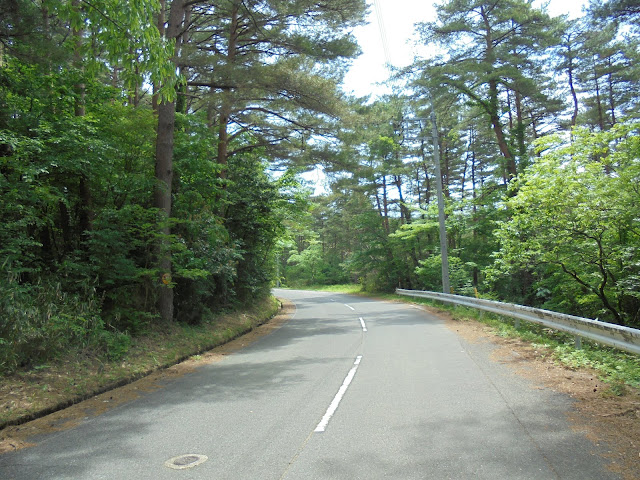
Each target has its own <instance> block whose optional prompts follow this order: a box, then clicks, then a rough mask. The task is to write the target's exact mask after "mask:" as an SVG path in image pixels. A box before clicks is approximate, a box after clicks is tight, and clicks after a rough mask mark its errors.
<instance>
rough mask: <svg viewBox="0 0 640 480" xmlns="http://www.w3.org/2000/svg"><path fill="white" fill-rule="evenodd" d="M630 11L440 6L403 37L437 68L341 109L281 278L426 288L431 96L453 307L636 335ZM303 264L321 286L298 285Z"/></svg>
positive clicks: (432, 254)
mask: <svg viewBox="0 0 640 480" xmlns="http://www.w3.org/2000/svg"><path fill="white" fill-rule="evenodd" d="M631 3H633V2H631ZM631 3H629V2H624V1H616V0H612V1H610V2H592V4H591V5H590V7H589V10H588V11H587V12H586V13H585V15H584V16H583V17H582V18H578V19H575V20H568V19H567V18H564V17H557V18H550V17H549V16H548V15H547V14H546V12H545V10H544V8H543V7H535V6H534V4H533V3H532V2H529V1H525V0H498V1H493V2H486V1H482V0H450V1H443V2H439V4H438V5H437V18H436V19H435V20H434V21H433V22H430V23H424V24H419V25H417V31H418V33H419V34H420V38H421V40H422V41H423V42H427V43H430V44H431V45H435V46H437V47H438V48H437V49H436V50H435V51H436V52H438V53H437V54H436V55H434V56H433V57H431V58H426V59H418V60H416V62H415V63H414V64H413V65H411V66H410V67H408V68H407V69H406V70H405V71H404V72H403V73H402V74H401V75H400V76H401V78H402V79H404V81H405V90H404V92H403V95H402V96H396V97H393V98H382V99H378V100H377V101H376V102H373V103H366V102H357V101H356V102H355V104H356V106H355V107H354V115H355V116H356V117H357V118H359V121H360V122H362V123H363V124H364V125H359V124H358V121H353V123H352V124H350V125H345V126H344V127H343V130H342V132H341V140H342V149H341V151H340V152H336V153H335V156H334V158H333V159H331V161H330V162H328V163H329V164H328V165H326V166H325V170H326V171H328V172H329V173H330V175H331V178H332V190H331V193H330V194H328V195H327V196H325V197H318V198H315V199H314V202H315V203H317V204H318V208H317V209H316V210H315V211H314V214H315V215H314V218H313V220H314V222H313V224H312V227H311V228H307V232H308V238H310V239H311V238H313V241H309V243H308V245H300V244H299V245H298V246H297V249H296V251H295V252H294V255H293V256H292V257H291V258H290V259H289V265H288V266H287V265H286V264H283V268H285V272H286V278H287V280H288V281H289V282H290V283H295V282H296V281H299V282H309V281H316V282H317V281H322V282H325V283H331V282H333V281H342V280H343V279H344V278H345V276H347V277H351V278H352V279H353V278H359V279H360V281H361V282H362V283H363V284H364V285H365V286H367V287H368V288H384V289H392V288H394V287H396V286H402V287H409V288H420V289H423V288H424V289H429V290H436V291H437V290H440V289H441V283H440V282H441V280H440V278H441V277H440V262H441V260H440V251H439V244H438V226H437V210H436V209H435V195H434V192H435V188H434V187H435V182H434V175H435V173H434V172H435V170H434V168H433V152H432V146H431V142H430V137H429V135H428V133H427V132H428V125H427V124H426V123H425V120H426V119H427V118H428V116H429V113H430V101H429V98H430V97H432V98H434V100H435V108H436V113H437V118H438V142H439V147H440V152H441V158H440V162H441V171H442V182H443V185H444V190H445V198H446V203H447V209H446V211H447V234H448V247H449V256H450V276H451V286H452V289H453V291H454V292H456V293H461V294H468V295H473V294H475V292H474V289H477V290H478V291H479V293H480V294H481V295H486V296H490V297H497V298H500V299H503V300H507V301H512V302H516V303H525V304H529V305H534V306H542V307H546V308H550V309H554V310H558V311H564V312H568V313H573V314H577V315H583V316H588V317H592V318H599V319H602V320H606V321H612V322H615V323H622V324H626V325H635V326H638V325H640V303H638V297H639V293H638V292H639V291H640V290H639V285H638V254H639V253H640V239H639V238H638V232H639V230H638V228H639V225H638V218H639V213H638V210H637V205H638V203H639V202H638V198H640V197H639V196H638V193H639V190H638V185H640V177H639V176H638V165H639V163H638V162H639V160H638V159H639V158H640V152H639V151H638V138H639V137H638V129H637V118H638V106H637V98H638V90H639V86H640V75H639V74H638V71H637V61H636V60H635V59H636V58H637V56H638V31H637V28H636V27H637V26H636V25H635V24H634V19H635V18H637V11H636V10H637V9H634V7H633V5H631ZM363 103H364V104H363ZM372 112H375V113H374V114H373V115H372ZM372 117H373V118H372ZM352 205H358V206H357V208H352ZM315 212H321V214H316V213H315ZM336 225H339V227H338V228H337V229H336ZM336 230H338V231H341V232H350V231H354V230H355V231H357V232H358V233H357V234H356V237H355V238H354V236H353V235H352V236H348V235H347V236H345V235H336V234H335V233H334V232H335V231H336ZM327 239H331V242H330V243H328V242H327ZM306 246H308V247H309V248H308V249H307V250H305V247H306ZM311 254H313V255H311ZM336 257H339V258H340V261H339V263H336V261H335V258H336ZM307 258H313V261H314V265H315V269H316V270H318V269H319V270H320V271H324V272H325V275H324V276H323V277H321V278H318V277H316V278H314V279H310V278H309V277H305V276H304V274H303V272H301V271H300V268H299V265H301V264H302V262H303V261H304V259H307ZM286 260H287V259H286V258H284V259H283V262H286ZM336 264H338V265H339V266H340V268H339V269H335V265H336ZM329 266H334V267H333V268H329ZM322 269H324V270H322Z"/></svg>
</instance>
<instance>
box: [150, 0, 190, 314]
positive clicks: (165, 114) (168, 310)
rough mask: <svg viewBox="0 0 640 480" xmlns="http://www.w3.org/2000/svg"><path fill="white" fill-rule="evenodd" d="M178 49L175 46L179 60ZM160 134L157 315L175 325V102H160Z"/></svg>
mask: <svg viewBox="0 0 640 480" xmlns="http://www.w3.org/2000/svg"><path fill="white" fill-rule="evenodd" d="M183 4H184V0H173V1H172V2H171V7H170V11H169V24H168V26H167V31H166V36H167V38H169V39H173V38H177V37H178V35H179V34H180V27H181V25H182V20H183V18H184V7H183ZM177 48H178V45H176V53H175V55H176V57H177V56H178V53H179V52H178V51H177ZM157 112H158V130H157V137H156V138H157V139H156V167H155V174H156V188H155V192H154V206H155V207H156V208H158V209H159V210H160V212H161V215H162V218H161V224H162V225H163V226H162V227H161V233H162V235H161V238H160V241H159V242H158V245H157V246H156V259H157V266H158V268H159V270H160V278H159V279H158V304H157V308H158V312H159V313H160V317H161V319H162V320H163V321H165V322H170V321H173V288H172V279H171V269H172V262H171V240H170V238H169V236H170V235H171V227H170V226H169V222H168V220H169V218H170V217H171V188H172V184H173V140H174V126H175V116H176V103H175V101H172V102H169V101H166V100H165V101H161V102H159V103H158V105H157Z"/></svg>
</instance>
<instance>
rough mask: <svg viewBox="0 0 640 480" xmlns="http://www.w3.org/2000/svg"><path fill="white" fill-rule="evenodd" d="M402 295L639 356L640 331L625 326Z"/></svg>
mask: <svg viewBox="0 0 640 480" xmlns="http://www.w3.org/2000/svg"><path fill="white" fill-rule="evenodd" d="M396 293H397V294H399V295H406V296H411V297H422V298H429V299H431V300H437V301H440V302H446V303H451V304H454V305H462V306H465V307H471V308H476V309H478V310H481V311H486V312H492V313H497V314H499V315H503V316H506V317H511V318H514V319H515V320H516V328H518V327H519V325H520V324H519V321H520V320H526V321H527V322H532V323H537V324H539V325H544V326H545V327H548V328H552V329H554V330H560V331H563V332H567V333H569V334H572V335H573V336H574V338H575V342H576V348H581V347H582V339H583V338H586V339H589V340H592V341H594V342H597V343H601V344H603V345H609V346H611V347H615V348H618V349H620V350H625V351H627V352H630V353H635V354H637V355H640V330H638V329H635V328H629V327H623V326H621V325H614V324H612V323H606V322H600V321H598V320H591V319H588V318H582V317H576V316H574V315H566V314H564V313H558V312H552V311H550V310H543V309H540V308H533V307H527V306H525V305H514V304H511V303H502V302H496V301H493V300H485V299H482V298H473V297H464V296H461V295H449V294H446V293H438V292H428V291H421V290H403V289H400V288H398V289H396Z"/></svg>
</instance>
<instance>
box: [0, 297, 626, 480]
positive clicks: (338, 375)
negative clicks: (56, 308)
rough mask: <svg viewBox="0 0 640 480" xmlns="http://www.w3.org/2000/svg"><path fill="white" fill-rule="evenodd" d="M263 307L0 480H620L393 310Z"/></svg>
mask: <svg viewBox="0 0 640 480" xmlns="http://www.w3.org/2000/svg"><path fill="white" fill-rule="evenodd" d="M276 294H277V295H278V296H280V297H284V298H289V299H291V300H292V301H293V302H294V303H295V304H296V307H297V310H296V313H295V314H294V316H293V318H292V319H291V320H289V321H288V322H287V323H286V324H285V325H284V326H283V327H282V328H280V329H279V330H277V331H275V332H274V333H272V334H271V335H268V336H266V337H263V338H261V339H260V340H259V341H258V342H256V343H254V344H253V345H251V346H249V347H248V348H245V349H244V350H241V351H240V352H237V353H235V354H233V355H230V356H228V357H226V358H225V359H224V360H223V361H221V362H218V363H215V364H211V365H206V366H204V367H201V368H199V369H198V370H196V371H195V372H194V373H191V374H187V375H185V376H183V377H181V378H178V379H176V380H173V381H171V382H170V383H168V384H167V385H165V386H164V387H163V388H161V389H159V390H157V391H154V392H151V393H148V394H145V395H144V396H143V397H141V398H139V399H137V400H134V401H131V402H129V403H127V404H124V405H121V406H119V407H117V408H115V409H113V410H111V411H109V412H107V413H105V414H103V415H100V416H97V417H93V418H87V419H86V420H85V421H84V422H83V423H82V424H81V425H79V426H78V427H76V428H73V429H70V430H67V431H62V432H58V433H54V434H49V435H46V436H44V437H42V438H39V439H37V440H36V443H37V446H35V447H32V448H27V449H24V450H21V451H18V452H13V453H9V454H5V455H2V456H0V478H2V479H5V480H9V479H16V480H18V479H25V480H34V479H83V480H87V479H135V480H140V479H154V480H162V479H229V480H231V479H243V480H262V479H265V480H271V479H273V480H278V479H288V480H300V479H314V480H317V479H348V480H354V479H367V480H371V479H399V480H400V479H402V480H409V479H434V480H441V479H456V480H457V479H491V480H495V479H509V480H517V479H523V480H524V479H526V480H532V479H536V480H537V479H576V480H578V479H579V480H585V479H617V478H620V477H618V476H617V475H615V474H614V473H612V472H609V471H607V470H606V466H605V465H606V464H605V461H604V460H603V459H602V458H600V457H599V456H597V455H594V454H593V450H594V446H593V444H591V443H590V442H589V441H588V440H587V439H586V438H584V436H582V435H581V434H579V433H576V432H573V431H572V430H571V428H570V425H569V424H568V421H567V419H566V413H567V412H568V411H570V410H571V408H572V405H571V401H570V399H568V397H566V396H563V395H560V394H557V393H554V392H552V391H549V390H545V389H539V388H533V385H532V384H530V383H529V382H528V381H527V380H525V379H524V378H521V377H519V376H517V375H515V374H514V373H513V372H512V371H511V370H509V369H508V367H506V366H504V365H501V364H499V363H496V362H493V361H491V360H490V358H489V356H490V351H491V347H490V345H487V344H469V343H467V342H465V341H464V340H462V339H461V338H459V337H458V336H457V335H456V334H455V333H454V332H452V331H450V330H449V329H447V328H446V327H445V325H444V323H443V321H442V320H440V319H437V318H434V317H432V316H430V315H429V314H427V313H426V312H424V311H423V310H420V309H417V308H415V307H412V306H410V305H407V304H400V303H388V302H381V301H375V300H371V299H367V298H360V297H354V296H347V295H341V294H334V293H321V292H309V291H293V290H292V291H290V290H278V291H276ZM185 455H186V457H185ZM199 455H203V457H199ZM204 456H206V460H205V457H204ZM176 457H179V458H176ZM172 459H173V460H172ZM170 460H171V461H170ZM197 460H200V461H202V460H205V461H202V463H198V461H197ZM167 461H169V464H167ZM168 465H169V466H168ZM180 466H186V467H189V468H186V469H177V467H180Z"/></svg>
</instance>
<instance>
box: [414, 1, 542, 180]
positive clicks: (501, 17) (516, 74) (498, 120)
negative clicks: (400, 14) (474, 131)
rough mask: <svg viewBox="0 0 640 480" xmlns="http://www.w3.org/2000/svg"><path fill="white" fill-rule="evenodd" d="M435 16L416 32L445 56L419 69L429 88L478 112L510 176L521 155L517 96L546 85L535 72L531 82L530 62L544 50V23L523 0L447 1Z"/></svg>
mask: <svg viewBox="0 0 640 480" xmlns="http://www.w3.org/2000/svg"><path fill="white" fill-rule="evenodd" d="M437 15H438V19H437V20H436V21H434V22H429V23H422V24H419V31H420V33H421V35H422V38H423V40H424V41H425V42H432V43H434V44H436V45H438V46H440V47H441V48H442V49H443V50H445V51H446V52H447V53H446V54H441V55H439V56H437V57H436V58H434V59H432V60H430V61H427V62H425V63H424V65H422V64H421V65H420V66H421V67H422V68H423V71H424V77H425V79H427V81H428V83H429V85H431V86H432V88H433V87H435V86H437V85H446V86H448V87H449V88H451V89H452V90H453V91H455V92H457V94H458V95H461V96H462V97H464V98H465V99H466V101H468V102H469V103H471V104H473V105H475V106H477V107H478V108H479V109H481V110H482V111H483V112H484V115H485V117H486V118H487V120H488V121H489V123H490V125H491V127H492V129H493V132H494V135H495V138H496V141H497V146H498V148H499V151H500V153H501V155H502V157H503V158H504V163H505V167H504V169H505V172H506V176H507V178H513V177H515V176H517V174H518V169H519V166H518V165H517V161H516V156H517V155H518V154H520V155H522V154H523V152H522V150H523V148H522V144H523V142H522V140H521V139H520V140H518V135H522V133H521V131H522V128H524V127H523V125H522V123H523V122H524V115H523V101H524V99H523V97H524V96H527V95H530V90H531V87H532V86H533V85H534V84H535V83H538V84H540V83H546V82H547V80H546V79H545V78H544V77H543V76H541V74H540V72H538V73H537V76H536V78H535V80H534V79H533V78H532V72H533V62H534V59H535V58H536V56H538V57H541V56H542V54H543V52H544V51H545V49H546V48H547V46H548V35H547V33H546V32H547V30H548V26H549V22H550V19H549V17H548V16H547V15H546V14H545V13H544V12H543V11H541V10H539V9H536V8H534V7H533V6H532V5H531V2H528V1H525V0H497V1H494V2H486V1H483V0H451V1H449V2H446V3H444V4H442V5H440V6H438V7H437ZM420 66H419V65H416V68H420ZM536 91H537V92H538V93H539V90H536ZM510 92H511V93H512V94H513V95H514V106H513V107H512V108H514V109H515V110H516V118H517V122H518V123H517V125H516V127H515V128H514V129H513V133H514V135H515V138H516V142H515V144H516V148H515V149H514V146H513V145H514V143H513V142H511V141H510V138H509V135H508V133H509V132H508V129H507V125H508V119H505V118H504V116H503V111H504V110H505V105H506V104H507V103H508V102H509V98H508V95H509V93H510ZM509 111H511V108H509ZM519 131H520V133H519Z"/></svg>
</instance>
